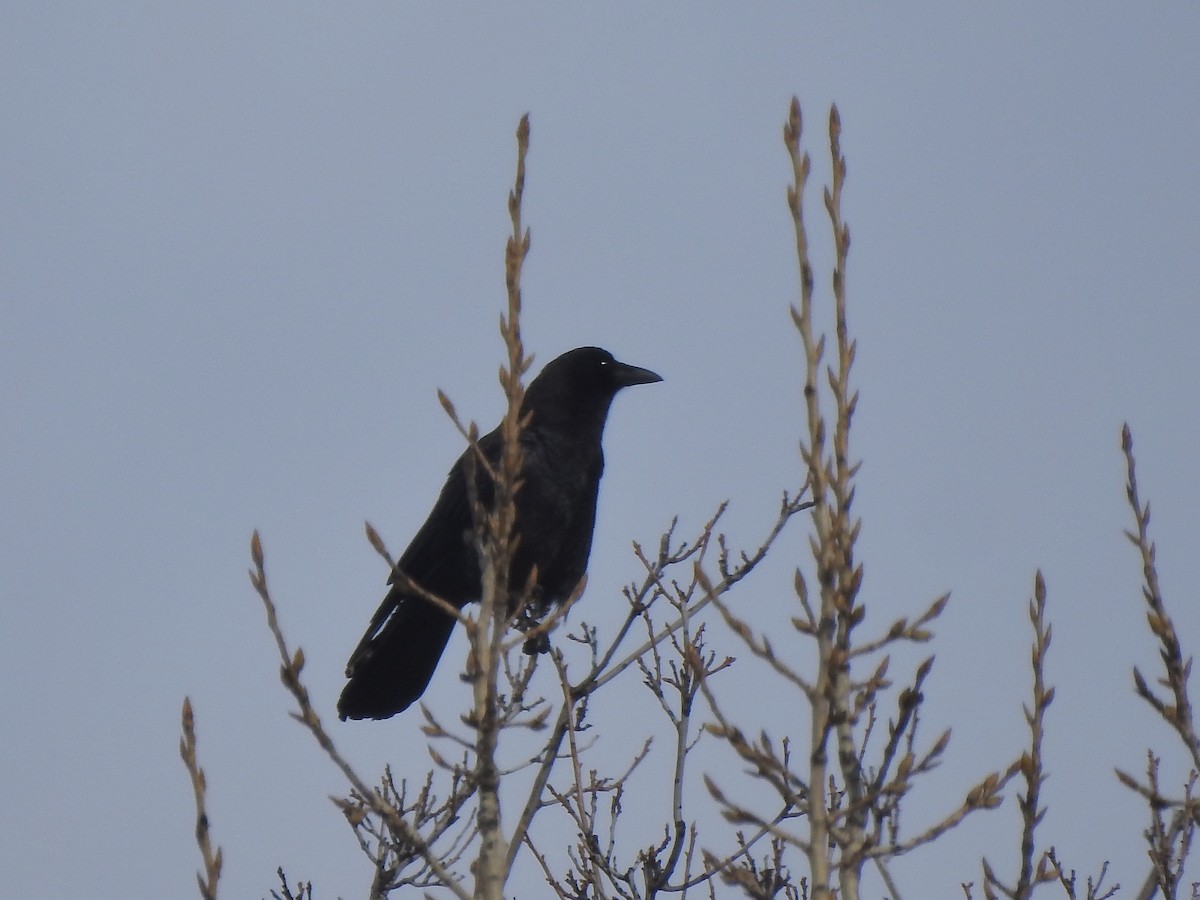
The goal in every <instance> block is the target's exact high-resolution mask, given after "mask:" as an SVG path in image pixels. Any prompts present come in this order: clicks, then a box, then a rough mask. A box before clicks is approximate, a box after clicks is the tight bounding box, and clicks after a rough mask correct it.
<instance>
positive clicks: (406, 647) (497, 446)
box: [338, 347, 662, 720]
mask: <svg viewBox="0 0 1200 900" xmlns="http://www.w3.org/2000/svg"><path fill="white" fill-rule="evenodd" d="M654 381H662V378H660V377H659V376H658V375H656V374H655V373H653V372H651V371H650V370H649V369H641V368H638V367H637V366H630V365H626V364H625V363H622V362H617V360H615V359H614V358H613V356H612V354H611V353H609V352H608V351H607V350H601V349H599V348H598V347H580V348H578V349H576V350H571V351H569V352H567V353H564V354H563V355H562V356H560V357H558V358H557V359H555V360H553V361H552V362H550V363H548V364H547V365H546V367H545V368H544V369H542V371H541V373H540V374H539V375H538V376H537V378H535V379H534V380H533V381H532V382H531V383H530V385H529V388H528V389H527V390H526V392H525V399H524V402H523V404H522V406H521V413H522V417H524V416H525V415H526V414H529V416H530V419H529V423H528V425H527V426H526V427H525V428H524V429H522V431H521V450H522V457H523V458H522V463H521V474H520V481H521V485H520V488H519V489H518V491H517V493H516V498H515V505H516V521H515V530H516V533H517V535H518V536H519V542H518V544H517V549H516V552H515V554H514V558H513V560H512V565H511V567H510V572H509V584H510V587H511V589H513V590H520V589H522V588H523V587H524V586H525V583H526V581H527V580H528V577H529V573H530V571H531V570H532V567H533V566H535V565H536V566H537V583H536V584H535V585H534V599H535V600H536V601H537V603H538V605H539V606H540V607H541V608H543V609H544V608H548V607H549V606H551V605H553V604H557V603H562V602H564V601H565V600H566V599H567V598H568V596H569V595H570V593H571V591H572V590H574V588H575V586H576V585H577V584H578V583H579V579H580V578H582V577H583V574H584V571H585V570H586V568H587V560H588V554H589V552H590V551H591V547H592V529H593V527H594V525H595V522H596V494H597V492H598V490H599V487H600V476H601V474H602V473H603V471H604V452H603V450H602V449H601V446H600V438H601V435H602V434H603V432H604V420H605V419H606V418H607V417H608V407H609V405H610V404H611V403H612V399H613V397H614V396H616V393H617V391H619V390H621V388H623V387H628V386H629V385H633V384H648V383H650V382H654ZM502 443H503V442H502V439H501V436H500V429H499V428H497V429H496V430H495V431H492V432H491V433H489V434H487V435H484V436H483V437H482V438H480V440H479V445H480V449H481V450H482V452H483V454H484V455H485V456H486V457H487V459H488V460H489V461H491V462H493V463H496V464H499V459H500V453H501V450H502ZM471 452H472V451H471V450H470V449H468V450H467V451H466V452H465V453H464V454H463V455H462V456H461V457H459V459H458V462H456V463H455V464H454V468H452V469H451V470H450V476H449V478H447V479H446V486H445V487H443V488H442V493H441V495H440V496H439V497H438V499H437V503H435V504H434V507H433V511H432V512H431V513H430V514H429V518H428V519H426V520H425V524H424V525H422V526H421V530H420V531H418V532H417V535H416V537H414V538H413V540H412V543H411V544H409V545H408V549H407V550H405V551H404V555H403V556H401V557H400V559H399V561H398V562H397V563H396V568H397V569H398V570H399V571H401V572H403V573H404V574H405V575H406V576H407V577H408V578H409V579H411V580H412V581H413V582H415V583H416V584H417V585H419V586H420V587H422V588H424V589H425V590H426V591H429V592H431V593H433V594H436V595H437V596H439V597H441V598H442V599H444V600H446V601H447V602H449V603H451V604H453V605H454V606H455V607H458V608H459V609H461V608H462V607H464V606H466V604H468V603H471V602H474V601H477V600H479V599H480V597H481V594H482V588H481V584H480V580H481V575H480V565H479V558H478V554H477V553H476V550H475V547H474V542H473V532H472V522H471V507H470V500H469V498H468V492H467V476H468V472H469V471H470V470H469V469H468V466H469V465H470V463H469V461H468V454H470V453H471ZM475 470H476V484H477V486H478V491H479V494H478V496H479V498H480V500H481V502H483V503H485V504H488V503H490V502H491V500H492V494H493V491H492V484H491V480H490V478H489V477H488V476H487V475H486V473H485V472H484V471H483V467H482V466H475ZM403 581H404V579H401V578H397V577H396V572H393V573H392V576H391V578H389V579H388V583H389V584H391V585H392V589H391V590H390V591H389V592H388V595H387V596H386V597H385V598H384V600H383V603H382V604H380V607H379V609H378V611H376V613H375V615H374V617H373V618H372V619H371V624H370V626H369V627H368V628H367V632H366V634H364V635H363V637H362V640H361V641H359V644H358V647H356V648H355V650H354V653H353V654H351V656H350V662H349V663H347V664H346V677H347V678H349V679H350V681H349V683H348V684H347V685H346V687H345V688H344V689H343V690H342V696H341V698H340V699H339V700H338V715H339V716H340V717H341V718H342V719H343V720H344V719H386V718H388V717H390V716H394V715H395V714H396V713H398V712H402V711H404V710H405V709H407V708H408V707H409V706H411V705H412V703H413V702H414V701H415V700H416V699H417V698H418V697H420V696H421V694H422V693H424V691H425V688H426V687H427V686H428V685H429V680H430V679H431V678H432V677H433V670H434V669H435V668H436V667H437V664H438V659H439V658H440V657H441V655H442V651H443V650H444V649H445V647H446V643H447V641H449V640H450V633H451V632H452V631H453V630H454V623H455V619H454V618H453V617H452V616H450V615H447V613H446V612H445V611H444V610H442V609H439V608H438V607H437V606H436V605H434V604H433V603H431V602H429V601H428V600H426V599H425V598H423V597H421V596H420V595H419V594H416V593H414V592H413V591H412V590H411V589H409V588H405V587H404V586H403Z"/></svg>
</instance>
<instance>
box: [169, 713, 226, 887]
mask: <svg viewBox="0 0 1200 900" xmlns="http://www.w3.org/2000/svg"><path fill="white" fill-rule="evenodd" d="M182 719H183V737H181V738H180V739H179V755H180V756H181V757H182V758H183V764H184V766H186V767H187V770H188V775H190V776H191V779H192V792H193V793H194V794H195V797H196V843H197V844H198V845H199V846H200V858H201V860H202V861H203V862H204V871H203V872H197V873H196V884H197V885H198V886H199V887H200V896H201V897H203V898H204V900H217V882H219V881H220V880H221V862H222V856H221V848H220V847H217V849H216V850H213V846H212V839H211V838H210V837H209V833H208V812H207V810H206V809H205V793H206V791H207V789H208V782H207V781H206V780H205V778H204V770H203V769H201V768H200V763H199V762H198V761H197V758H196V722H195V718H194V717H193V715H192V701H191V700H190V699H189V698H187V697H184V698H183V716H182Z"/></svg>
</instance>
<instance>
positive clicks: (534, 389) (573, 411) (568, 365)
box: [524, 347, 662, 427]
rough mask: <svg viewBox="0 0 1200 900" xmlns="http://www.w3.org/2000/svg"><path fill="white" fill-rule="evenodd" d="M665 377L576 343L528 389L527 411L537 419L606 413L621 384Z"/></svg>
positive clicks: (602, 351)
mask: <svg viewBox="0 0 1200 900" xmlns="http://www.w3.org/2000/svg"><path fill="white" fill-rule="evenodd" d="M655 381H662V376H660V375H657V374H655V373H654V372H651V371H650V370H649V369H643V368H641V367H639V366H631V365H629V364H628V363H623V362H619V361H618V360H617V359H615V358H614V357H613V355H612V354H611V353H609V352H608V351H607V350H602V349H600V348H599V347H577V348H576V349H574V350H568V351H567V352H566V353H564V354H563V355H562V356H559V357H556V358H555V359H552V360H551V361H550V362H548V363H546V366H545V368H543V369H542V371H541V372H540V373H538V376H537V378H535V379H533V381H532V382H531V383H530V385H529V388H528V390H527V391H526V392H525V403H524V409H525V411H527V412H529V411H532V412H533V416H534V423H535V426H534V427H536V426H537V423H539V422H540V423H541V424H546V423H547V421H548V420H560V419H567V418H572V419H573V418H598V419H599V424H600V425H601V426H603V423H604V417H605V416H606V415H607V413H608V406H609V404H610V403H612V398H613V397H615V396H616V394H617V391H619V390H621V388H625V387H629V386H631V385H634V384H650V383H652V382H655Z"/></svg>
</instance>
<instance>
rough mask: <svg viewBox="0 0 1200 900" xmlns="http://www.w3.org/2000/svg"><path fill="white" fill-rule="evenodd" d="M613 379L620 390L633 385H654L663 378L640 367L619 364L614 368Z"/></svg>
mask: <svg viewBox="0 0 1200 900" xmlns="http://www.w3.org/2000/svg"><path fill="white" fill-rule="evenodd" d="M612 379H613V381H614V382H615V383H616V385H617V387H618V388H623V387H629V386H630V385H632V384H653V383H654V382H656V381H662V376H661V375H659V374H657V373H656V372H651V371H650V370H649V369H643V368H641V367H640V366H631V365H629V364H628V363H623V362H618V363H617V364H616V366H615V367H614V368H613V372H612Z"/></svg>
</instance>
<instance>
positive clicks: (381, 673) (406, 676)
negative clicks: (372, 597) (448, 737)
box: [338, 587, 455, 720]
mask: <svg viewBox="0 0 1200 900" xmlns="http://www.w3.org/2000/svg"><path fill="white" fill-rule="evenodd" d="M376 619H377V621H378V624H377V623H376V622H373V623H372V625H373V626H374V627H372V628H371V629H370V631H368V633H367V635H366V636H365V637H364V638H363V641H362V643H361V644H359V646H358V649H356V650H355V651H354V655H353V656H352V657H351V658H350V665H349V666H348V667H347V672H346V675H347V677H348V678H349V679H350V681H349V682H347V684H346V687H345V688H344V689H343V690H342V696H341V697H340V698H339V699H338V716H339V717H340V718H342V719H343V720H345V719H386V718H389V717H390V716H394V715H395V714H396V713H398V712H403V711H404V710H406V709H408V707H409V706H411V705H412V704H413V703H414V702H415V701H416V700H417V698H418V697H420V696H421V695H422V694H423V693H425V688H426V687H428V686H429V680H430V679H431V678H432V677H433V672H434V669H436V668H437V664H438V660H439V659H440V658H441V656H442V651H443V650H445V649H446V644H447V643H448V642H449V640H450V634H451V632H453V631H454V623H455V620H454V618H453V617H452V616H450V615H447V614H446V612H445V611H444V610H442V609H439V608H438V607H436V606H434V605H433V604H432V603H430V602H429V601H427V600H425V599H424V598H422V597H419V596H415V595H413V594H410V593H405V592H404V591H402V590H401V589H400V588H399V587H393V588H392V591H391V593H390V594H389V595H388V597H387V599H386V600H384V602H383V605H382V606H381V607H380V612H379V613H377V614H376Z"/></svg>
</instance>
